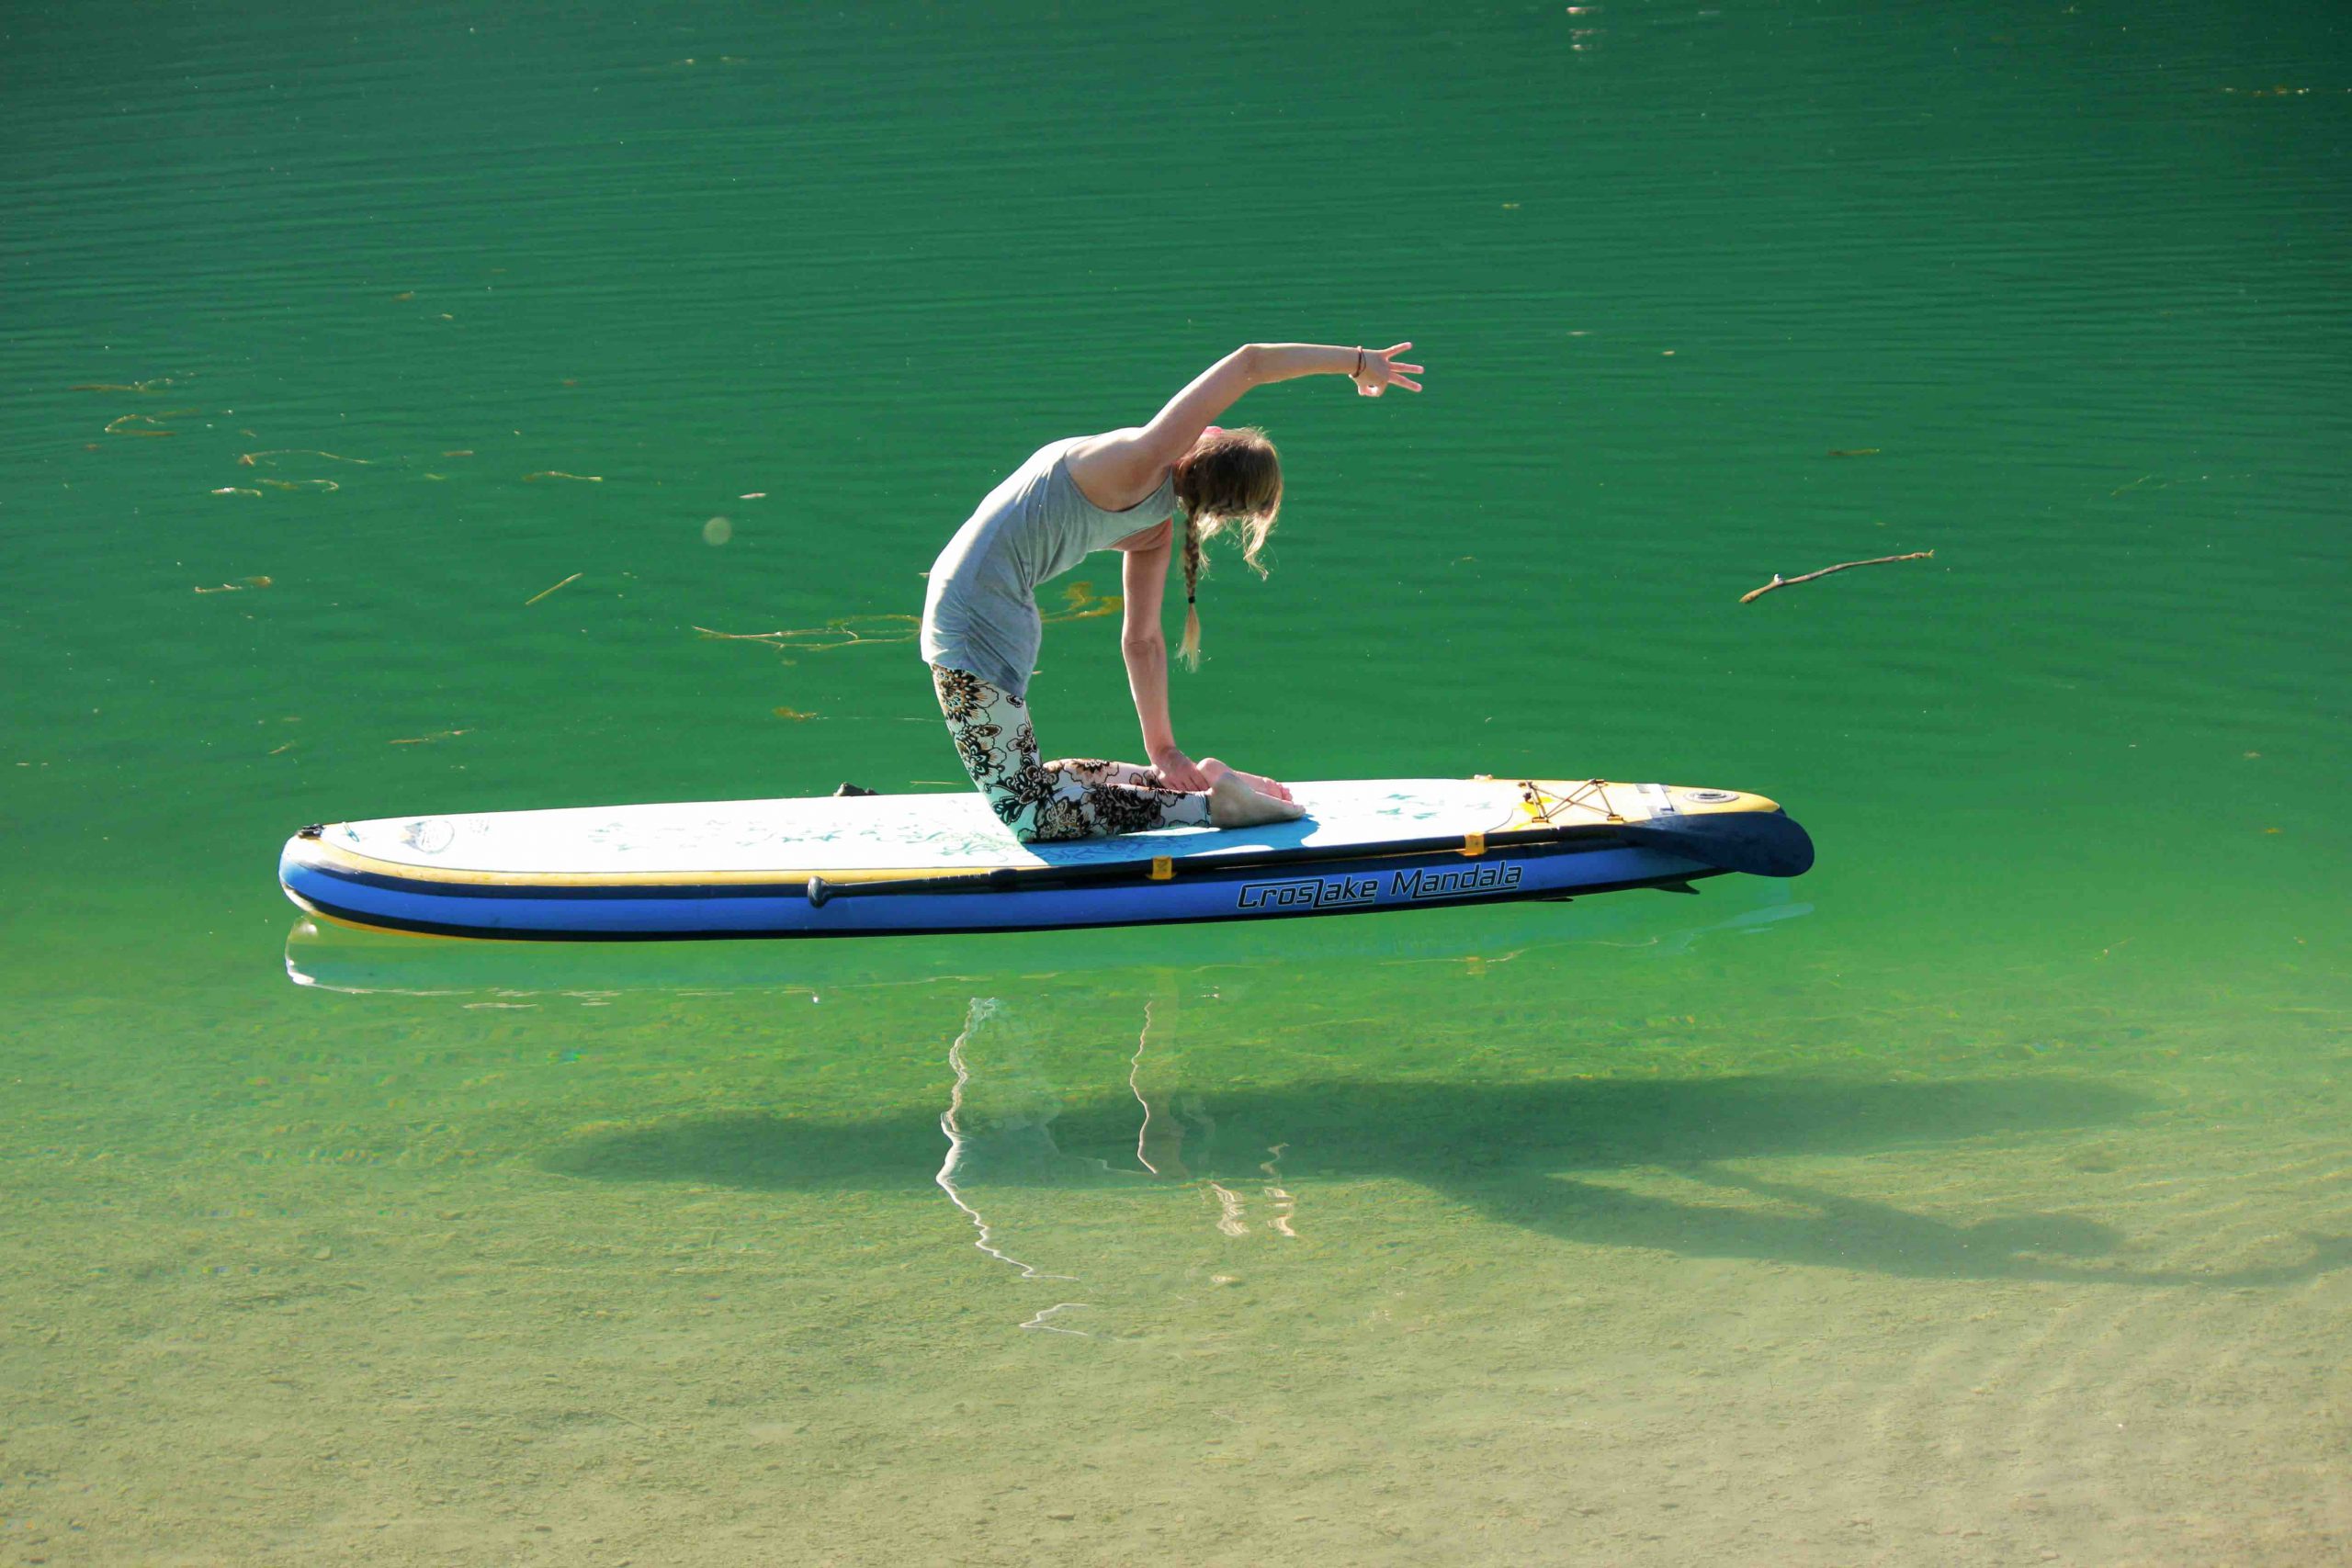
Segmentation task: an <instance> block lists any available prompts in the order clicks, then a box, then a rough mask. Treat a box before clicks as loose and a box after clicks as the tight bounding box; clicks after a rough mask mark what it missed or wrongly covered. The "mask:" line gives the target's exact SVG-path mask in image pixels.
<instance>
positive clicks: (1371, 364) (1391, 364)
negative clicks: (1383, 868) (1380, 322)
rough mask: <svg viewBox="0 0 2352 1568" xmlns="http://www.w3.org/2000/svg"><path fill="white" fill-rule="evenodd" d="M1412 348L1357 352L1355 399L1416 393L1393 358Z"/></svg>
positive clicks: (1411, 368)
mask: <svg viewBox="0 0 2352 1568" xmlns="http://www.w3.org/2000/svg"><path fill="white" fill-rule="evenodd" d="M1412 346H1413V345H1412V344H1409V343H1400V344H1397V345H1396V346H1395V347H1394V348H1367V349H1363V350H1361V351H1359V352H1360V355H1361V357H1360V359H1359V361H1358V363H1357V365H1356V367H1355V369H1354V371H1353V372H1352V373H1351V375H1350V376H1349V379H1350V380H1351V381H1353V382H1354V383H1355V384H1356V395H1357V396H1359V397H1365V398H1376V397H1378V396H1380V394H1381V393H1383V392H1385V391H1386V390H1387V389H1389V388H1391V387H1402V388H1404V389H1406V390H1407V391H1408V392H1418V391H1419V390H1420V389H1421V384H1420V383H1419V381H1416V380H1414V379H1413V378H1414V377H1416V376H1418V375H1419V374H1420V373H1421V367H1419V366H1418V365H1405V364H1401V363H1399V362H1398V360H1397V355H1400V354H1402V353H1404V352H1405V351H1406V350H1407V349H1408V348H1410V347H1412ZM1261 793H1262V792H1261ZM1289 798H1290V797H1289V796H1288V795H1284V796H1283V799H1285V800H1287V799H1289Z"/></svg>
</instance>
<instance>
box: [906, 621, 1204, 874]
mask: <svg viewBox="0 0 2352 1568" xmlns="http://www.w3.org/2000/svg"><path fill="white" fill-rule="evenodd" d="M931 680H932V684H933V686H935V687H937V688H938V690H939V711H940V712H942V713H944V714H945V715H946V716H947V733H948V734H949V735H950V736H952V737H953V738H954V739H955V741H956V754H957V755H958V756H960V757H961V758H962V759H963V760H964V771H965V772H966V773H970V774H971V775H972V782H973V783H974V784H978V785H979V786H980V793H981V794H982V795H986V796H988V801H989V807H991V808H993V809H994V810H995V812H996V814H997V817H998V818H999V819H1000V820H1001V821H1002V822H1003V823H1004V825H1005V826H1006V827H1008V828H1010V829H1012V832H1013V836H1014V837H1015V838H1018V839H1019V840H1021V841H1022V842H1023V843H1024V844H1030V843H1044V842H1047V841H1050V840H1057V839H1102V838H1108V837H1110V836H1111V835H1112V834H1114V833H1140V832H1142V831H1144V830H1145V829H1150V828H1169V827H1174V826H1176V825H1178V824H1180V823H1205V822H1207V821H1208V819H1209V797H1208V796H1207V795H1188V794H1186V793H1184V792H1183V791H1182V790H1172V789H1163V788H1161V787H1160V779H1159V769H1157V768H1139V767H1136V766H1135V765H1134V764H1133V763H1129V762H1106V761H1093V760H1081V759H1076V758H1064V759H1063V760H1061V761H1055V762H1040V761H1038V760H1037V732H1036V731H1035V729H1033V728H1030V724H1029V705H1028V704H1027V703H1025V702H1023V701H1022V700H1021V699H1020V698H1019V697H1017V696H1015V695H1013V694H1012V693H1011V692H1008V691H1005V690H1004V689H1003V688H1002V687H1001V686H997V685H994V684H992V683H990V682H987V681H983V680H981V679H980V678H979V677H978V675H975V674H973V673H972V672H971V671H968V670H950V669H948V668H946V667H945V666H944V665H938V664H934V665H933V666H932V667H931Z"/></svg>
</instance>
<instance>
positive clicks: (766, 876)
mask: <svg viewBox="0 0 2352 1568" xmlns="http://www.w3.org/2000/svg"><path fill="white" fill-rule="evenodd" d="M1292 793H1293V795H1295V797H1296V798H1297V800H1298V802H1299V804H1301V805H1302V806H1304V807H1306V812H1307V815H1306V818H1305V819H1304V820H1302V821H1297V822H1284V823H1281V824H1278V825H1275V826H1273V827H1267V828H1245V829H1216V828H1163V829H1158V830H1157V831H1153V832H1148V833H1132V834H1126V835H1124V836H1121V837H1118V838H1111V839H1086V840H1077V841H1074V842H1069V843H1055V844H1023V843H1022V842H1020V841H1019V840H1016V839H1014V838H1013V836H1012V833H1011V831H1010V830H1008V829H1006V828H1005V827H1004V826H1003V825H1002V824H1001V823H1000V822H998V821H997V819H996V818H995V816H994V815H993V814H992V813H991V812H990V811H989V807H988V805H987V803H986V801H984V800H983V799H982V798H981V797H980V795H978V793H977V792H962V791H959V792H956V793H954V794H942V795H858V796H848V797H842V796H820V797H815V798H799V799H787V800H742V801H718V802H706V803H702V804H695V805H672V806H611V807H567V808H563V809H559V810H550V811H494V812H480V813H475V814H473V815H469V816H449V817H390V818H377V819H374V820H370V821H362V822H333V823H323V824H318V825H314V826H312V827H309V828H305V829H302V830H301V831H300V832H299V833H297V834H295V835H294V837H293V838H291V839H289V840H287V843H286V848H285V851H284V852H283V853H282V854H281V855H280V857H279V860H278V881H279V883H280V884H281V885H282V886H284V887H285V889H286V894H287V897H289V898H291V899H293V901H294V902H295V903H296V904H298V905H300V907H301V908H303V909H305V910H307V911H309V912H310V913H311V914H313V915H318V916H321V917H323V918H326V919H334V920H342V921H347V922H349V923H352V924H355V925H361V926H370V927H377V928H380V929H386V930H392V931H417V932H425V933H431V934H435V935H442V936H466V937H493V938H523V939H536V940H568V941H583V940H584V941H627V940H659V939H682V938H697V937H703V938H718V937H776V936H863V935H883V934H912V933H917V932H940V931H1035V930H1042V929H1053V928H1064V927H1080V926H1122V925H1152V924H1162V923H1174V922H1182V921H1193V920H1246V919H1279V918H1281V917H1283V916H1292V915H1330V914H1355V913H1365V912H1370V911H1374V910H1380V909H1408V908H1437V907H1442V906H1446V905H1454V904H1472V903H1487V902H1495V901H1500V900H1506V899H1512V898H1563V897H1575V896H1578V895H1582V894H1587V893H1600V892H1608V891H1613V890H1616V889H1621V888H1632V887H1664V888H1668V889H1672V890H1675V891H1689V890H1690V884H1691V882H1693V881H1695V880H1697V879H1699V878H1702V877H1707V876H1714V875H1719V874H1723V873H1724V872H1733V871H1736V872H1746V873H1749V874H1758V875H1764V876H1795V875H1799V874H1803V873H1804V871H1805V870H1806V869H1807V868H1809V867H1810V866H1811V865H1812V863H1813V842H1812V840H1810V839H1809V838H1807V837H1806V836H1805V832H1804V829H1802V828H1800V827H1798V826H1797V825H1796V823H1794V822H1793V821H1791V820H1790V819H1789V818H1788V817H1787V816H1785V815H1784V814H1782V812H1781V808H1780V807H1779V806H1778V805H1776V804H1775V803H1773V802H1772V801H1770V800H1767V799H1765V798H1764V797H1763V796H1762V795H1748V794H1744V793H1741V792H1739V791H1736V790H1719V789H1692V788H1688V787H1685V786H1682V785H1668V784H1614V783H1611V782H1609V781H1606V780H1600V779H1589V780H1584V781H1581V782H1566V781H1559V780H1524V779H1523V780H1516V781H1514V780H1507V779H1492V778H1476V779H1384V780H1353V781H1336V782H1329V783H1319V784H1295V785H1293V786H1292Z"/></svg>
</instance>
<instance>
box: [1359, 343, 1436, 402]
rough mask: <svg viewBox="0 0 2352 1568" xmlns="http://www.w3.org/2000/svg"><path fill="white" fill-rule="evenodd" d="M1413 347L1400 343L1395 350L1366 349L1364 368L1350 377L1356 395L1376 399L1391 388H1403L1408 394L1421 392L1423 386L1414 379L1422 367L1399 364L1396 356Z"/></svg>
mask: <svg viewBox="0 0 2352 1568" xmlns="http://www.w3.org/2000/svg"><path fill="white" fill-rule="evenodd" d="M1412 346H1413V345H1412V344H1409V343H1400V344H1397V346H1396V347H1394V348H1367V349H1365V350H1364V351H1363V368H1361V369H1359V370H1357V371H1356V372H1355V373H1354V374H1353V375H1351V377H1349V379H1350V380H1351V381H1353V382H1354V383H1355V384H1356V395H1357V396H1359V397H1365V398H1376V397H1378V396H1380V394H1381V393H1383V392H1385V391H1386V390H1387V389H1389V388H1391V387H1402V388H1404V389H1406V390H1407V391H1408V392H1418V391H1419V390H1420V389H1421V384H1420V383H1419V381H1416V380H1414V379H1413V378H1414V377H1416V376H1418V375H1419V374H1420V373H1421V367H1419V366H1418V365H1403V364H1399V363H1398V362H1397V355H1400V354H1402V353H1404V352H1405V351H1406V350H1407V349H1408V348H1410V347H1412Z"/></svg>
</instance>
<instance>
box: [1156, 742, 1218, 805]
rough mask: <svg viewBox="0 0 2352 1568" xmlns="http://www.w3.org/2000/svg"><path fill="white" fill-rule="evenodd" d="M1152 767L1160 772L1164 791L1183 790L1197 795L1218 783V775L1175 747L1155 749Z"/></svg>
mask: <svg viewBox="0 0 2352 1568" xmlns="http://www.w3.org/2000/svg"><path fill="white" fill-rule="evenodd" d="M1151 765H1152V766H1153V767H1155V768H1157V769H1159V786H1160V787H1161V788H1162V789H1181V790H1184V791H1186V792H1188V793H1190V794H1194V795H1197V794H1199V793H1201V792H1202V791H1204V790H1205V789H1207V788H1208V787H1209V786H1210V785H1211V784H1215V783H1216V774H1215V773H1210V772H1209V771H1208V769H1207V767H1205V766H1204V765H1203V764H1201V763H1199V762H1195V761H1193V759H1192V758H1190V757H1187V756H1186V755H1184V753H1183V751H1182V750H1180V749H1178V748H1177V747H1174V746H1160V747H1155V748H1154V749H1153V750H1152V753H1151Z"/></svg>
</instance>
